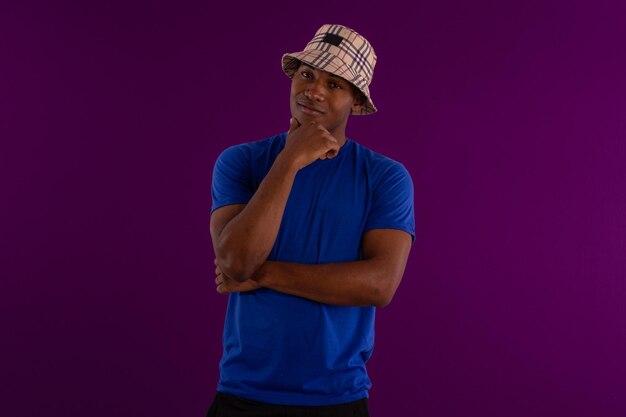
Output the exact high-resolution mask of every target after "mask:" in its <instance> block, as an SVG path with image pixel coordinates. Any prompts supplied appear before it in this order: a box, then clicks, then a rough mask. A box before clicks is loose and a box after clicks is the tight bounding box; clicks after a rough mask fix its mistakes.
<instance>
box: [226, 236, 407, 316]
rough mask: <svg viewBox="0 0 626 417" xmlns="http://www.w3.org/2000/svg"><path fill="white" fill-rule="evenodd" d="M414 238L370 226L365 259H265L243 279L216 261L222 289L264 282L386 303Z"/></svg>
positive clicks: (313, 295) (316, 296) (332, 298)
mask: <svg viewBox="0 0 626 417" xmlns="http://www.w3.org/2000/svg"><path fill="white" fill-rule="evenodd" d="M411 240H412V238H411V235H410V234H409V233H407V232H405V231H402V230H396V229H374V230H370V231H368V232H366V233H365V234H364V235H363V239H362V244H361V253H362V259H361V260H358V261H353V262H337V263H323V264H301V263H291V262H274V261H266V262H265V263H264V264H263V265H262V266H261V268H259V269H258V270H257V271H256V273H255V274H254V275H253V276H252V278H251V280H249V281H246V282H243V283H239V282H237V281H234V280H232V279H230V278H228V277H226V276H225V275H224V274H223V273H221V271H220V269H219V266H217V267H216V275H217V277H216V280H215V282H216V284H217V291H218V292H220V293H230V292H235V291H250V290H254V289H258V288H261V287H265V288H270V289H272V290H275V291H278V292H282V293H285V294H290V295H295V296H298V297H303V298H307V299H309V300H312V301H317V302H320V303H325V304H333V305H344V306H377V307H382V306H385V305H387V304H389V303H390V302H391V299H392V298H393V295H394V294H395V292H396V289H397V288H398V285H400V280H401V279H402V275H403V274H404V269H405V267H406V263H407V259H408V256H409V251H410V249H411Z"/></svg>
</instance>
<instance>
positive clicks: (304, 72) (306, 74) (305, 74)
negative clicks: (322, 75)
mask: <svg viewBox="0 0 626 417" xmlns="http://www.w3.org/2000/svg"><path fill="white" fill-rule="evenodd" d="M301 74H302V76H303V77H304V78H311V73H310V72H309V71H302V72H301Z"/></svg>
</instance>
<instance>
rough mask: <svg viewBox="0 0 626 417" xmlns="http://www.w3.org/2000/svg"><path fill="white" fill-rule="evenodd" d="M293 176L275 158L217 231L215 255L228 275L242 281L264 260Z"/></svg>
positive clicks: (283, 162) (286, 164)
mask: <svg viewBox="0 0 626 417" xmlns="http://www.w3.org/2000/svg"><path fill="white" fill-rule="evenodd" d="M296 174H297V169H295V168H294V167H293V164H290V163H289V162H288V161H287V160H284V159H281V158H280V155H279V157H278V158H277V159H276V161H275V162H274V165H272V167H271V169H270V171H269V172H268V174H267V175H266V176H265V178H264V179H263V181H262V182H261V184H260V186H259V188H258V189H257V191H256V192H255V193H254V195H253V196H252V198H251V199H250V201H249V202H248V204H247V205H246V206H245V208H244V209H243V210H242V211H241V212H240V213H239V214H237V215H236V216H235V217H234V218H233V219H232V220H231V221H229V222H228V224H227V225H226V226H225V227H224V229H222V230H221V231H220V233H219V236H218V239H217V245H216V247H215V252H216V257H217V259H218V262H219V264H220V266H221V268H222V270H223V271H224V272H225V273H226V274H227V275H228V276H230V277H232V278H233V279H235V280H237V281H245V280H246V279H248V278H249V277H250V275H252V273H254V271H256V270H257V269H258V268H259V267H260V266H261V265H262V263H263V262H264V261H265V260H266V259H267V256H268V255H269V252H270V251H271V249H272V247H273V246H274V242H275V240H276V236H277V235H278V230H279V229H280V223H281V221H282V217H283V213H284V211H285V206H286V204H287V199H288V198H289V194H290V192H291V188H292V186H293V181H294V179H295V176H296Z"/></svg>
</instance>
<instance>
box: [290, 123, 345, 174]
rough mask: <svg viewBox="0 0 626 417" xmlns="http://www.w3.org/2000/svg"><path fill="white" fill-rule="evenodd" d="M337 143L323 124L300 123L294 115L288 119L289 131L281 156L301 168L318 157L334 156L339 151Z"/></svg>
mask: <svg viewBox="0 0 626 417" xmlns="http://www.w3.org/2000/svg"><path fill="white" fill-rule="evenodd" d="M339 148H340V146H339V143H338V142H337V139H335V137H334V136H333V135H331V134H330V133H329V132H328V130H326V128H324V126H322V125H321V124H319V123H317V122H305V123H304V124H300V122H298V120H297V119H296V118H295V117H292V118H291V119H290V120H289V131H288V132H287V141H286V143H285V148H284V149H283V151H282V152H281V155H282V156H283V158H288V159H289V160H290V161H293V162H294V163H295V165H296V168H297V169H298V170H299V169H302V168H304V167H305V166H307V165H309V164H312V163H313V162H315V161H317V160H318V159H326V158H329V159H330V158H334V157H335V156H337V153H339Z"/></svg>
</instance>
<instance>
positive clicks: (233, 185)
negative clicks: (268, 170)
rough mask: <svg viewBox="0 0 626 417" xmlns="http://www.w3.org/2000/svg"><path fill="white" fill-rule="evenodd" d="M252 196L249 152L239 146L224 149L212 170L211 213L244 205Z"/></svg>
mask: <svg viewBox="0 0 626 417" xmlns="http://www.w3.org/2000/svg"><path fill="white" fill-rule="evenodd" d="M253 194H254V190H253V184H252V172H251V164H250V156H249V152H246V150H245V149H244V148H242V147H241V146H233V147H230V148H228V149H226V150H225V151H224V152H222V153H221V155H220V156H219V157H218V158H217V161H216V162H215V167H214V168H213V181H212V185H211V196H212V206H211V213H213V212H214V211H215V210H217V209H218V208H220V207H223V206H228V205H230V204H246V203H248V201H249V200H250V199H251V198H252V195H253Z"/></svg>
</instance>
